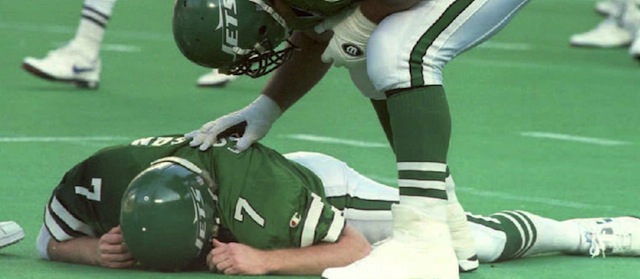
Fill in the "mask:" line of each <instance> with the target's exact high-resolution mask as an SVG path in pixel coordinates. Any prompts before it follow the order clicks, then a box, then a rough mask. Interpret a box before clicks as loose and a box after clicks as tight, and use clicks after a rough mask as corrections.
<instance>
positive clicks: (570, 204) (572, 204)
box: [365, 174, 628, 211]
mask: <svg viewBox="0 0 640 279" xmlns="http://www.w3.org/2000/svg"><path fill="white" fill-rule="evenodd" d="M365 176H366V177H369V178H371V179H373V180H375V181H378V182H380V183H383V184H386V185H397V183H398V181H397V179H396V178H392V177H387V176H379V175H374V174H365ZM456 192H459V193H467V194H470V195H473V196H478V197H487V198H495V199H502V200H509V201H519V202H527V203H537V204H544V205H550V206H556V207H563V208H575V209H589V210H607V211H614V210H615V211H628V210H624V209H622V210H621V209H620V208H618V207H615V206H611V205H601V204H588V203H582V202H576V201H568V200H561V199H553V198H546V197H531V196H525V195H514V194H510V193H505V192H496V191H486V190H478V189H475V188H471V187H468V186H460V187H456Z"/></svg>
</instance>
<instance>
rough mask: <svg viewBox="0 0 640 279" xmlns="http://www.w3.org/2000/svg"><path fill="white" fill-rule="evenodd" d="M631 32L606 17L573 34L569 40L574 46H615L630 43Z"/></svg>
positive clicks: (631, 38)
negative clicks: (591, 27)
mask: <svg viewBox="0 0 640 279" xmlns="http://www.w3.org/2000/svg"><path fill="white" fill-rule="evenodd" d="M632 40H633V34H632V33H631V32H630V31H629V30H627V29H625V28H623V27H622V26H619V24H618V22H617V21H616V20H615V19H614V18H607V19H605V20H604V21H602V22H601V23H600V24H598V26H597V27H596V28H594V29H592V30H590V31H587V32H585V33H580V34H575V35H573V36H571V39H570V40H569V41H570V43H571V45H572V46H575V47H600V48H615V47H623V46H628V45H629V44H631V41H632Z"/></svg>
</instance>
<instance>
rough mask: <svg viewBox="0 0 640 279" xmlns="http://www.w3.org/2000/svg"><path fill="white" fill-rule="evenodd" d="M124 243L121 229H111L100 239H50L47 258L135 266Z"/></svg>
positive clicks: (105, 264)
mask: <svg viewBox="0 0 640 279" xmlns="http://www.w3.org/2000/svg"><path fill="white" fill-rule="evenodd" d="M42 233H43V232H41V234H42ZM41 237H42V236H41ZM123 241H124V239H123V237H122V233H121V231H120V227H115V228H113V229H111V230H110V231H109V232H108V233H106V234H104V235H102V236H101V237H100V238H93V237H88V236H81V237H76V238H72V239H69V240H65V241H57V240H55V239H53V238H50V237H49V240H48V242H47V247H46V257H48V259H50V260H52V261H60V262H68V263H76V264H86V265H96V266H102V267H108V268H127V267H131V266H133V265H135V263H136V261H135V259H133V257H132V256H131V254H130V253H129V250H128V249H127V246H126V245H125V244H124V242H123Z"/></svg>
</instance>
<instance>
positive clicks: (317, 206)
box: [300, 193, 345, 247]
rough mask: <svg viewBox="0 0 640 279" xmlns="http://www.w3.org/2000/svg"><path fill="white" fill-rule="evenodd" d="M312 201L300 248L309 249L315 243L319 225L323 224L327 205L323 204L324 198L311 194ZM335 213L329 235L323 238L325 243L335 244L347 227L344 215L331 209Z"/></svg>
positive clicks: (303, 228)
mask: <svg viewBox="0 0 640 279" xmlns="http://www.w3.org/2000/svg"><path fill="white" fill-rule="evenodd" d="M311 195H312V201H311V205H310V206H309V209H308V211H307V216H306V219H305V221H304V225H303V227H302V234H301V237H300V247H307V246H310V245H312V244H313V243H314V241H315V239H316V233H317V231H318V225H319V224H320V223H321V218H322V217H323V216H322V213H323V210H325V208H326V207H325V203H323V202H322V198H320V196H318V195H317V194H315V193H311ZM331 211H332V212H333V214H332V215H333V218H332V220H331V223H330V225H329V228H328V230H327V234H326V235H325V236H324V237H323V238H322V240H324V241H333V242H335V241H336V240H338V238H339V237H340V233H342V229H343V228H344V225H345V220H344V217H343V216H342V214H339V212H338V211H337V210H336V209H334V208H331Z"/></svg>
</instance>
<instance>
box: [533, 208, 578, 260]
mask: <svg viewBox="0 0 640 279" xmlns="http://www.w3.org/2000/svg"><path fill="white" fill-rule="evenodd" d="M521 212H522V213H523V214H525V215H526V216H527V217H529V219H530V220H531V221H532V222H533V224H534V226H535V228H536V231H537V239H536V241H535V243H534V244H533V246H532V247H531V249H529V251H527V252H526V253H524V255H523V257H527V256H532V255H537V254H544V253H574V252H576V251H577V249H578V246H579V245H580V238H581V234H582V233H581V230H580V228H579V227H578V226H577V225H575V224H571V223H567V222H560V221H557V220H553V219H549V218H545V217H541V216H538V215H535V214H532V213H529V212H523V211H521Z"/></svg>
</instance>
